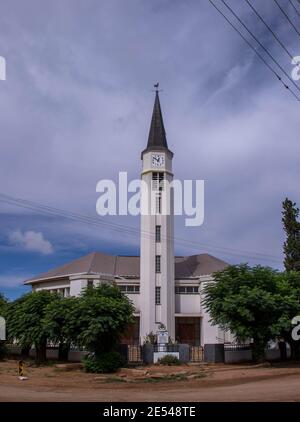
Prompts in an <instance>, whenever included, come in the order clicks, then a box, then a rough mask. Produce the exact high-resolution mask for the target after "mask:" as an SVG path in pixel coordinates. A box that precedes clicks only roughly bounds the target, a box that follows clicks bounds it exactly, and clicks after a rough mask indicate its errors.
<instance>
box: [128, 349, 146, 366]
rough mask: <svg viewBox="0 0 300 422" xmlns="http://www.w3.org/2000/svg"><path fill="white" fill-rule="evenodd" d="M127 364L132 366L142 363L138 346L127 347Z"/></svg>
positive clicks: (140, 350)
mask: <svg viewBox="0 0 300 422" xmlns="http://www.w3.org/2000/svg"><path fill="white" fill-rule="evenodd" d="M127 362H128V363H134V364H142V363H143V355H142V348H141V346H140V345H139V344H128V345H127Z"/></svg>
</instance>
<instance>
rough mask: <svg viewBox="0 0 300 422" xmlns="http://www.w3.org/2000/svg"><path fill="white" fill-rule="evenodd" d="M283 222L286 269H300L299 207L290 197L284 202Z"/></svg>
mask: <svg viewBox="0 0 300 422" xmlns="http://www.w3.org/2000/svg"><path fill="white" fill-rule="evenodd" d="M282 208H283V210H282V223H283V228H284V231H285V234H286V240H285V242H284V245H283V251H284V256H285V257H284V266H285V269H286V271H300V223H299V222H298V221H297V218H298V216H299V208H297V206H296V203H294V202H292V201H291V200H289V199H288V198H286V199H285V201H283V203H282Z"/></svg>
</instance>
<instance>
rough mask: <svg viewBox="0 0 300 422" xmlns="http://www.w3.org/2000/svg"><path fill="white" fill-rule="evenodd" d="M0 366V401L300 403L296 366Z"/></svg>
mask: <svg viewBox="0 0 300 422" xmlns="http://www.w3.org/2000/svg"><path fill="white" fill-rule="evenodd" d="M25 375H26V376H27V377H28V379H27V380H26V381H20V380H19V379H18V362H17V361H12V360H9V361H5V362H1V363H0V401H2V402H5V401H22V402H26V401H29V402H30V401H97V402H101V401H104V402H112V401H124V402H126V401H148V402H156V401H160V402H163V401H172V402H177V401H181V402H182V401H186V402H188V401H196V402H197V401H199V402H201V401H231V402H232V401H300V364H285V365H283V364H281V365H279V364H277V365H272V366H271V365H268V364H266V365H205V364H199V365H195V364H193V365H180V366H177V367H174V366H172V367H163V366H154V365H153V366H145V367H139V368H136V369H121V370H120V371H119V372H118V373H116V374H109V375H96V374H86V373H85V372H83V371H82V370H81V369H78V366H77V368H76V366H72V365H68V364H67V365H63V366H59V365H55V364H52V365H49V366H44V367H35V366H33V365H32V364H30V363H28V364H27V366H26V373H25Z"/></svg>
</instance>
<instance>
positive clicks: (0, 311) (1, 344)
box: [0, 293, 7, 360]
mask: <svg viewBox="0 0 300 422" xmlns="http://www.w3.org/2000/svg"><path fill="white" fill-rule="evenodd" d="M6 308H7V300H6V298H5V297H4V295H3V294H2V293H0V317H3V318H5V317H6V312H5V311H6ZM5 355H6V347H5V341H3V340H0V360H1V359H3V358H4V357H5Z"/></svg>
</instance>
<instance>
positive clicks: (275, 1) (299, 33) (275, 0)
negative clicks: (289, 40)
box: [274, 0, 300, 37]
mask: <svg viewBox="0 0 300 422" xmlns="http://www.w3.org/2000/svg"><path fill="white" fill-rule="evenodd" d="M274 3H276V4H277V6H278V8H279V9H280V10H281V12H282V13H283V15H284V16H285V17H286V19H287V20H288V21H289V23H290V24H291V26H292V27H293V28H294V30H295V31H296V32H297V34H298V35H299V37H300V32H299V31H298V29H297V28H296V27H295V25H294V24H293V22H292V21H291V19H290V18H289V16H288V15H287V14H286V13H285V11H284V10H283V8H282V7H281V6H280V4H279V3H278V1H277V0H274Z"/></svg>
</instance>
